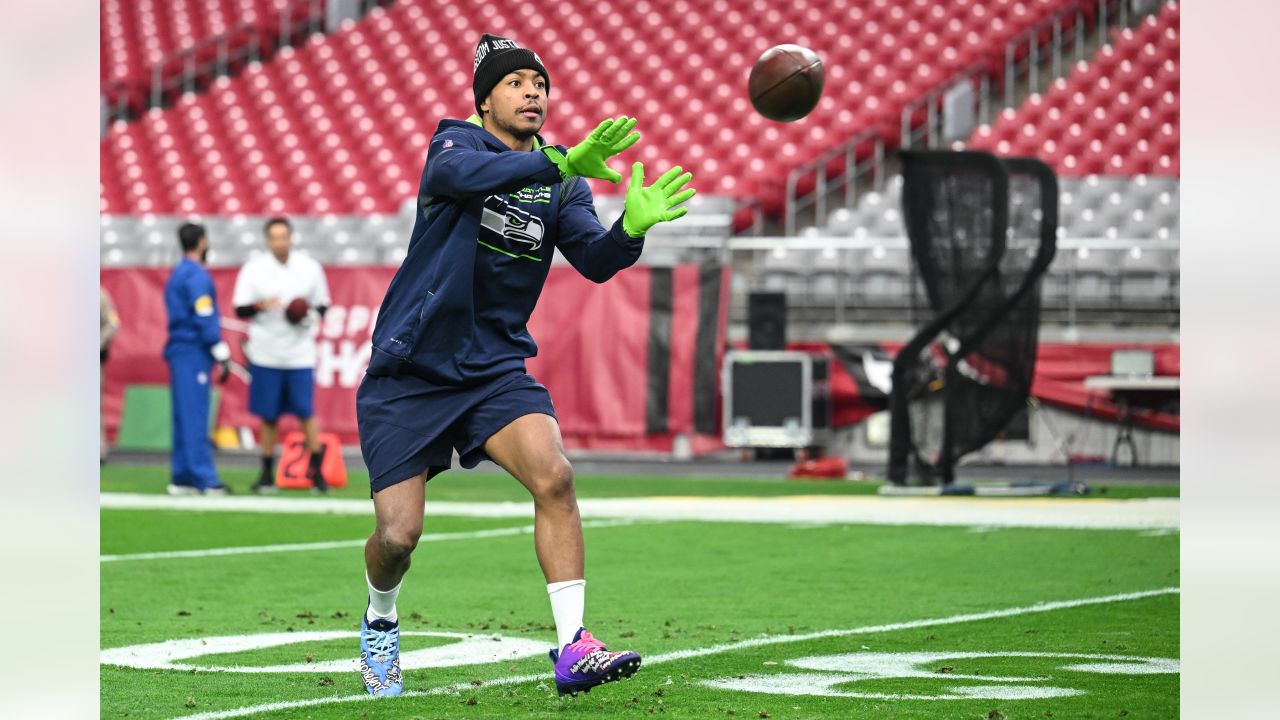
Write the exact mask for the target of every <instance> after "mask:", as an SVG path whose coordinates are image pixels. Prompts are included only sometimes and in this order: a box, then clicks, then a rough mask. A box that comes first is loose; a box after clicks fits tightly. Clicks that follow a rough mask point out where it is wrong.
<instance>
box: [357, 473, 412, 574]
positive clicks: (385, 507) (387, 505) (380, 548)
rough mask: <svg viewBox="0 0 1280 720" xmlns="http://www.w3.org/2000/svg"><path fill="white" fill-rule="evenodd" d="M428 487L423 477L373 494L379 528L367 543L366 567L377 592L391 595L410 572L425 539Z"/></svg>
mask: <svg viewBox="0 0 1280 720" xmlns="http://www.w3.org/2000/svg"><path fill="white" fill-rule="evenodd" d="M426 498H427V486H426V482H425V478H424V476H423V475H415V476H413V477H411V478H409V479H408V480H405V481H404V482H399V483H396V484H395V485H392V486H390V487H387V488H384V489H382V490H379V491H378V492H376V493H374V495H373V512H374V516H375V519H376V523H377V525H376V527H375V528H374V531H373V534H372V535H370V536H369V540H368V541H367V542H366V543H365V544H364V565H365V571H366V572H367V573H368V575H369V583H370V584H371V585H372V586H373V589H375V590H379V591H382V592H387V591H390V590H392V589H393V588H395V587H396V586H398V585H399V584H400V580H401V578H403V577H404V574H405V572H407V571H408V570H409V561H410V556H411V555H413V550H414V548H416V547H418V538H420V537H422V513H423V506H424V504H425V503H426Z"/></svg>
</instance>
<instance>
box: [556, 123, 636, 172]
mask: <svg viewBox="0 0 1280 720" xmlns="http://www.w3.org/2000/svg"><path fill="white" fill-rule="evenodd" d="M635 126H636V119H635V118H628V117H619V118H613V119H611V120H605V121H604V122H602V123H600V124H599V125H597V126H596V129H595V130H592V131H591V134H590V135H588V136H587V139H585V140H583V141H582V142H580V143H578V144H577V145H574V146H573V147H571V148H569V152H568V154H566V155H561V154H560V151H559V150H557V149H556V148H554V147H550V146H548V147H544V148H543V149H542V150H543V152H545V153H546V155H547V157H548V158H550V159H551V162H553V163H555V164H556V167H558V168H560V174H561V175H562V176H563V177H566V178H567V177H573V176H575V175H576V176H578V177H589V178H597V179H600V180H608V181H609V182H611V183H614V184H615V185H616V184H617V183H619V182H621V181H622V175H619V174H618V173H617V172H616V171H614V170H611V169H609V166H608V165H606V164H605V161H606V160H608V159H609V158H611V157H613V156H614V155H617V154H618V153H621V152H623V151H624V150H626V149H627V148H629V147H631V146H632V145H635V144H636V143H637V142H639V141H640V133H638V132H632V129H633V128H635Z"/></svg>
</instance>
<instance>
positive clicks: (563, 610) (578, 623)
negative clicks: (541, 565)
mask: <svg viewBox="0 0 1280 720" xmlns="http://www.w3.org/2000/svg"><path fill="white" fill-rule="evenodd" d="M547 595H548V596H550V598H551V617H553V618H555V620H556V642H558V643H560V645H559V647H564V646H565V645H568V644H569V643H571V642H573V636H574V634H575V633H577V632H578V628H580V627H582V613H583V608H584V607H585V606H586V604H587V581H586V580H565V581H564V582H555V583H551V584H550V585H548V586H547Z"/></svg>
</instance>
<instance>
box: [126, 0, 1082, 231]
mask: <svg viewBox="0 0 1280 720" xmlns="http://www.w3.org/2000/svg"><path fill="white" fill-rule="evenodd" d="M1074 5H1080V6H1082V7H1086V8H1087V7H1092V6H1094V5H1096V2H1079V1H1078V0H956V1H955V2H949V3H935V2H930V1H929V0H871V2H865V3H864V2H859V3H854V2H851V0H800V1H799V2H794V3H785V4H779V3H773V2H769V1H768V0H711V1H710V2H707V3H694V2H690V1H689V0H638V1H637V2H634V3H632V2H599V3H593V4H591V5H589V6H583V7H578V6H570V5H567V4H565V3H559V2H554V1H553V0H529V2H527V3H526V6H527V7H526V10H527V12H525V13H521V14H520V15H519V16H518V17H517V16H512V15H510V14H509V13H506V12H505V11H503V10H502V9H501V8H500V7H498V6H496V5H493V4H481V5H477V6H474V7H464V6H462V5H459V4H457V3H453V2H445V1H444V0H419V1H413V0H401V1H400V2H397V3H396V4H394V5H393V6H391V7H390V8H388V9H386V10H374V11H373V12H371V13H370V14H369V15H368V16H367V17H366V18H364V19H363V20H362V21H360V22H358V23H356V24H355V25H354V26H352V27H350V28H347V29H344V30H340V31H338V32H336V33H334V34H332V35H327V36H317V37H313V38H311V39H310V40H309V41H308V42H306V43H305V44H304V45H302V46H301V47H299V48H296V49H286V50H284V51H282V52H281V53H280V54H279V55H278V56H276V57H275V58H274V59H273V60H272V61H271V62H267V63H262V64H254V65H251V66H250V67H249V68H248V70H246V71H245V72H243V73H241V74H240V75H238V76H236V77H233V78H223V79H220V80H219V81H218V82H216V83H215V84H214V85H213V86H212V87H211V88H210V89H209V90H208V92H205V93H200V94H193V95H187V96H184V97H183V98H181V99H180V100H179V101H178V102H177V104H176V106H175V107H172V108H169V109H166V110H152V111H150V112H148V113H147V114H146V116H145V117H143V118H142V119H141V121H140V122H138V123H117V124H115V125H114V126H112V127H111V128H110V130H109V132H108V135H107V137H106V139H105V141H104V142H103V149H102V163H103V188H102V206H103V212H106V213H113V214H142V213H161V214H169V213H203V214H211V213H226V214H234V213H271V212H287V213H291V214H318V215H323V214H328V213H337V214H371V213H393V212H395V211H396V210H397V209H398V208H399V207H400V205H401V203H403V202H404V201H405V199H406V198H408V197H410V196H411V195H412V193H413V185H414V183H415V182H416V180H417V174H418V172H419V170H420V168H421V163H422V156H423V153H424V152H425V148H426V142H427V139H428V138H429V135H430V133H431V132H432V131H433V130H434V128H435V125H436V123H437V121H438V120H439V119H441V118H444V117H465V116H466V115H467V114H468V113H469V112H470V111H471V97H470V79H471V67H470V57H471V53H472V50H473V48H474V45H475V41H476V39H477V38H478V37H479V35H480V34H481V33H482V32H494V33H498V34H507V35H510V36H512V37H514V38H516V39H517V40H519V41H522V42H524V43H525V44H530V45H535V46H536V47H537V49H538V51H539V52H540V53H541V54H542V56H543V57H544V59H545V60H546V61H547V63H548V65H549V68H550V69H551V73H552V76H553V81H552V87H553V90H552V105H551V113H550V122H549V124H548V127H547V135H548V136H549V137H550V138H551V139H552V140H553V141H559V142H565V143H572V142H574V141H576V140H577V139H578V138H580V137H581V136H583V135H584V134H585V133H586V132H587V131H588V130H589V129H590V128H591V127H592V126H593V125H594V124H595V123H596V122H597V121H598V120H599V119H600V118H602V117H605V116H610V115H617V114H621V113H629V114H633V115H635V116H637V117H638V118H639V119H640V123H641V125H640V128H641V129H642V131H643V132H645V133H646V141H645V142H644V143H642V144H641V146H640V148H639V150H638V151H637V152H636V153H635V156H636V157H637V158H638V159H641V160H643V161H645V162H646V163H649V164H651V165H656V166H666V165H671V164H675V163H677V162H679V163H682V164H684V165H686V166H687V167H689V168H691V169H693V170H694V172H695V174H696V175H697V176H698V178H699V180H698V186H699V188H700V189H701V190H702V191H703V192H704V193H707V194H718V195H724V196H729V197H735V198H760V199H761V200H763V201H764V203H765V207H766V209H767V210H773V211H777V210H779V209H780V207H781V204H782V194H783V187H782V185H783V182H784V180H785V177H786V174H787V171H788V170H789V169H790V168H792V167H794V166H796V165H798V164H800V163H803V162H804V161H806V160H811V159H813V158H814V157H816V156H817V155H818V154H819V153H821V152H822V151H823V150H825V149H827V148H829V147H832V146H833V145H839V144H840V143H841V142H843V141H845V140H848V139H849V138H851V137H852V136H853V135H855V134H856V133H858V132H860V131H863V130H866V129H868V128H871V129H875V130H876V131H877V132H879V133H880V134H881V135H882V136H883V137H885V138H886V139H887V141H888V142H890V143H891V144H892V143H893V142H894V141H895V139H896V137H897V135H898V133H899V130H898V128H899V121H900V117H899V115H900V113H901V110H902V108H903V107H904V105H905V104H906V103H908V102H910V101H911V100H912V99H913V98H916V97H918V96H919V95H921V94H922V93H924V92H926V91H928V90H930V89H933V88H935V87H937V86H939V85H940V84H942V83H944V82H945V81H947V80H948V79H949V78H951V77H952V76H954V75H955V74H956V73H958V72H961V71H963V70H964V69H966V68H969V67H971V66H973V65H975V64H984V65H988V66H991V67H993V68H998V67H999V66H1000V64H1001V61H1002V60H1003V53H1004V48H1005V42H1006V41H1007V40H1008V39H1009V38H1011V37H1013V36H1015V35H1017V34H1018V33H1020V32H1022V31H1023V30H1024V29H1026V28H1028V27H1031V26H1032V25H1034V24H1035V23H1036V22H1037V21H1039V20H1040V19H1042V18H1044V17H1046V16H1048V15H1049V14H1051V13H1053V12H1055V11H1057V10H1059V9H1061V8H1064V7H1068V6H1074ZM663 18H666V19H670V20H671V21H669V22H668V21H662V22H656V21H655V19H663ZM676 20H678V22H677V21H676ZM649 28H651V29H652V30H651V31H650V30H647V29H649ZM158 32H159V31H157V33H158ZM195 32H196V30H195V29H194V28H193V29H192V30H191V33H193V34H194V33H195ZM641 32H645V33H646V35H644V37H641V35H640V33H641ZM641 40H644V41H645V42H640V41H641ZM165 42H167V41H162V40H156V41H154V43H153V45H155V46H156V47H160V46H162V45H163V44H164V43H165ZM779 42H796V43H801V44H805V45H809V46H811V47H814V48H816V49H818V50H819V52H820V53H822V54H823V56H824V60H825V63H826V68H827V85H826V88H827V89H826V92H825V94H824V97H823V99H822V101H821V102H820V103H819V105H818V107H817V108H816V109H815V110H814V112H813V114H812V115H811V116H810V118H809V119H808V120H806V122H804V123H790V124H781V123H773V122H770V121H767V120H765V119H763V118H762V117H760V116H759V115H757V114H756V113H754V112H752V111H751V109H750V104H749V101H748V100H747V97H746V95H745V91H744V88H745V86H746V83H745V79H746V75H747V72H748V69H749V67H750V65H751V63H752V62H753V61H754V60H755V58H756V57H757V56H758V55H759V54H760V53H761V52H763V51H764V50H765V49H766V48H768V47H769V46H771V45H773V44H777V43H779ZM654 46H657V47H662V48H664V51H663V52H652V51H651V48H652V47H654ZM602 47H607V48H608V51H607V52H603V53H602V52H601V48H602ZM113 62H114V61H113ZM123 62H124V63H125V64H124V65H122V66H121V67H127V66H128V63H129V62H131V60H125V61H123ZM113 67H114V65H113ZM122 72H124V71H122ZM709 117H710V118H715V119H716V121H715V122H707V118H709ZM594 187H595V189H596V191H597V192H598V193H600V194H611V193H616V192H619V191H620V189H621V188H619V187H615V186H610V185H608V184H604V183H597V184H595V185H594Z"/></svg>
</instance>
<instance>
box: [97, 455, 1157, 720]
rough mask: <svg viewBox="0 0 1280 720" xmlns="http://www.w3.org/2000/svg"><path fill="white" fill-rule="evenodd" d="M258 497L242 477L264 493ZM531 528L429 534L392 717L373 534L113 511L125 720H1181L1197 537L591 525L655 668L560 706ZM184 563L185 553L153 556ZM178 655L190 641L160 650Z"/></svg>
mask: <svg viewBox="0 0 1280 720" xmlns="http://www.w3.org/2000/svg"><path fill="white" fill-rule="evenodd" d="M252 476H253V473H252V472H250V471H244V472H240V473H237V472H234V471H231V472H226V473H224V476H223V479H224V482H228V483H229V484H232V485H233V486H239V487H244V486H246V485H247V484H248V483H249V482H250V481H251V480H252ZM166 478H167V472H166V471H165V470H164V469H163V468H130V467H115V466H109V467H107V468H106V469H104V471H103V475H102V488H103V491H104V492H113V493H122V492H127V493H142V492H145V493H158V492H161V491H162V490H163V487H164V484H165V482H166ZM364 482H366V481H365V480H364V478H363V477H362V476H360V475H358V474H355V473H353V477H352V487H351V488H349V489H348V490H346V491H345V492H344V493H342V494H343V495H344V496H349V497H351V498H367V497H368V494H367V486H364V487H362V484H363V483H364ZM578 485H579V495H580V496H581V497H583V498H593V497H634V496H644V495H735V496H746V495H753V496H761V497H774V496H783V495H816V494H823V493H830V494H858V493H866V492H868V491H869V490H868V488H870V491H874V485H872V484H853V483H787V482H782V481H763V480H715V479H684V478H620V477H609V478H604V477H601V478H590V477H584V478H581V479H580V481H579V483H578ZM1115 490H1118V491H1120V494H1127V495H1134V494H1143V495H1169V494H1175V495H1176V488H1171V489H1170V488H1157V489H1154V490H1153V489H1151V488H1142V489H1138V490H1136V491H1135V489H1133V488H1116V489H1115ZM1143 490H1146V491H1147V492H1142V491H1143ZM285 497H296V498H297V502H300V503H305V502H309V501H310V500H311V498H309V497H308V496H306V495H305V494H301V493H299V494H294V495H287V496H285ZM428 498H429V501H430V500H455V501H472V502H486V501H494V502H497V501H509V500H526V499H527V498H526V496H524V494H523V490H521V489H520V488H519V487H518V486H517V485H516V484H515V482H514V481H513V480H511V479H509V478H500V477H496V476H484V475H479V474H468V473H462V472H455V473H448V474H446V475H443V476H441V477H440V478H437V479H436V480H434V481H433V482H432V484H431V488H430V490H429V493H428ZM883 501H884V502H887V503H891V502H894V501H895V499H893V498H886V499H884V500H883ZM941 502H945V501H941ZM990 502H1002V501H1001V500H991V501H990ZM1046 502H1051V503H1052V502H1057V503H1075V502H1079V501H1077V500H1072V499H1063V500H1052V501H1046ZM528 525H529V521H528V520H525V519H520V518H503V519H492V518H480V517H434V516H433V517H429V518H428V522H427V527H426V537H425V538H424V542H423V543H422V544H421V545H420V546H419V550H418V552H417V553H416V554H415V559H414V567H413V570H412V571H411V572H410V574H409V576H408V577H407V579H406V582H405V585H404V589H403V591H402V593H401V595H400V601H399V603H398V606H399V610H400V614H401V620H402V629H403V631H404V632H405V633H421V634H413V635H409V634H406V636H405V638H404V642H403V651H404V652H405V653H406V654H407V653H411V652H413V651H420V652H417V653H416V654H415V656H414V657H415V658H416V659H415V660H414V661H413V662H410V661H409V658H408V655H406V659H405V663H404V664H405V678H406V691H408V695H407V696H406V697H402V698H398V699H385V700H376V701H375V700H369V699H365V698H363V697H361V694H362V692H363V690H362V688H361V684H360V679H359V676H358V675H357V674H356V673H355V672H354V670H351V669H348V668H347V667H345V666H344V664H345V663H353V660H354V657H355V656H356V654H357V651H356V647H357V640H356V630H355V629H356V627H357V626H358V623H359V613H360V612H361V611H362V610H363V608H364V578H363V574H362V564H361V551H360V548H359V543H360V541H361V540H362V539H363V537H365V536H366V535H367V534H368V532H369V530H370V529H371V526H372V518H371V516H360V515H329V514H319V513H316V514H310V513H303V514H279V513H272V512H225V511H224V512H211V511H210V512H192V511H182V510H166V509H149V510H125V509H119V510H117V509H104V510H103V511H102V542H101V553H102V555H103V561H102V563H101V602H102V608H101V646H102V648H103V650H104V660H106V661H107V662H106V663H104V665H103V666H102V676H101V678H102V682H101V693H102V716H103V717H105V718H121V717H128V718H173V717H200V718H208V719H210V720H211V719H212V718H220V717H254V718H415V717H416V718H424V719H427V718H482V717H483V718H501V717H615V716H621V717H643V716H651V715H662V716H671V717H680V718H759V717H773V718H807V717H832V718H848V717H886V718H1001V717H1003V718H1011V719H1012V718H1049V717H1052V718H1116V717H1125V718H1170V717H1176V716H1177V714H1178V686H1179V683H1178V675H1177V658H1178V595H1177V594H1176V590H1175V589H1176V588H1177V587H1178V585H1179V576H1178V572H1179V564H1178V535H1177V533H1176V532H1172V533H1169V532H1150V531H1138V530H1056V529H1025V528H991V527H982V528H970V527H933V526H928V525H907V526H881V525H853V524H827V525H815V524H806V523H802V522H797V523H784V522H779V523H759V524H754V523H732V522H694V521H666V522H664V521H649V520H646V521H634V522H616V521H615V522H604V521H592V520H588V521H587V528H586V530H585V533H586V538H587V551H588V552H587V563H588V570H587V578H588V593H587V618H588V625H589V627H590V629H592V630H593V632H595V633H596V634H597V635H599V636H600V637H601V638H602V639H604V640H605V641H606V642H607V643H609V644H610V646H611V647H618V648H620V647H624V646H625V647H628V648H632V649H635V650H637V651H638V652H640V653H641V654H643V655H644V656H645V666H644V667H643V668H642V669H641V670H640V672H639V674H637V675H636V676H635V678H633V679H631V680H629V681H626V682H623V683H618V684H612V685H605V686H602V687H600V688H598V689H596V690H595V691H593V692H592V693H591V694H589V695H581V696H579V697H577V698H564V699H560V698H557V697H556V694H555V690H554V686H553V685H552V684H551V682H550V672H549V671H550V663H549V661H548V660H547V658H546V649H548V648H549V647H550V645H551V643H552V642H553V639H554V632H553V630H552V628H551V627H550V625H549V623H550V612H549V609H548V606H547V600H546V593H545V588H544V585H543V580H542V577H541V575H540V573H539V572H538V569H537V563H536V561H535V559H534V556H533V548H532V540H531V538H530V536H529V535H528V534H526V532H525V530H526V529H527V527H528ZM317 543H327V544H325V545H316V544H317ZM288 546H303V547H288ZM228 549H231V550H230V551H229V550H228ZM207 550H217V551H218V553H224V554H209V553H204V552H202V551H207ZM165 552H185V553H187V555H184V556H179V557H172V556H164V555H160V556H157V555H155V554H156V553H165ZM144 553H150V555H141V554H144ZM1045 603H1048V604H1045ZM219 638H223V639H219ZM167 641H184V642H175V643H169V644H167V645H163V646H158V645H159V644H161V643H166V642H167ZM139 646H151V647H139ZM449 657H452V658H454V659H453V660H452V661H450V660H448V658H449ZM446 662H453V663H455V664H445V663H446ZM457 663H463V664H457ZM425 665H432V666H431V667H424V666H425ZM138 666H140V667H138Z"/></svg>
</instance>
